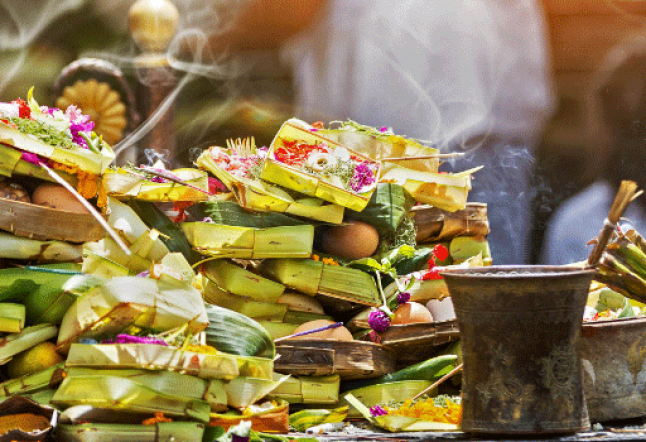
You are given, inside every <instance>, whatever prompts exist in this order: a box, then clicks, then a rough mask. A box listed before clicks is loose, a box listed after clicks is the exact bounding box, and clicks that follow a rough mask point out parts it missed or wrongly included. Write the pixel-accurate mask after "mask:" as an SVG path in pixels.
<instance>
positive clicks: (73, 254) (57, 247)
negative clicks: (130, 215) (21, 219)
mask: <svg viewBox="0 0 646 442" xmlns="http://www.w3.org/2000/svg"><path fill="white" fill-rule="evenodd" d="M0 124H2V123H0ZM81 256H82V245H80V244H78V245H77V244H70V243H67V242H64V241H38V240H35V239H29V238H22V237H19V236H15V235H12V234H10V233H5V232H0V258H7V259H28V260H30V261H38V262H71V261H78V260H80V259H81Z"/></svg>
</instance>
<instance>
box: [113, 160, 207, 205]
mask: <svg viewBox="0 0 646 442" xmlns="http://www.w3.org/2000/svg"><path fill="white" fill-rule="evenodd" d="M170 172H171V173H172V174H173V175H175V176H176V177H177V178H179V179H180V180H182V181H184V182H186V183H187V184H190V185H191V186H194V187H197V188H199V189H202V190H203V191H204V192H200V191H199V190H197V189H193V188H191V187H189V186H183V185H181V184H179V183H175V182H170V181H169V182H162V183H160V182H153V181H150V180H149V179H147V178H146V177H145V176H144V175H143V174H141V173H140V172H137V171H130V170H128V169H124V168H117V169H107V170H106V171H105V173H104V174H103V177H102V180H101V181H102V185H103V188H104V189H105V190H106V193H107V195H108V196H111V197H113V198H118V199H126V198H136V199H139V200H143V201H152V202H174V201H206V200H207V199H208V198H209V195H208V194H207V193H205V192H208V191H209V179H208V174H207V173H206V172H203V171H201V170H198V169H175V170H172V171H170Z"/></svg>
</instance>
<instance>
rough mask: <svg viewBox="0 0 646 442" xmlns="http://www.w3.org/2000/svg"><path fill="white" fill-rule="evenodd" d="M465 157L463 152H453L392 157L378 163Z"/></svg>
mask: <svg viewBox="0 0 646 442" xmlns="http://www.w3.org/2000/svg"><path fill="white" fill-rule="evenodd" d="M464 155H466V153H464V152H453V153H436V154H433V155H418V156H410V157H392V158H382V159H381V160H380V161H406V160H428V159H432V158H457V157H462V156H464Z"/></svg>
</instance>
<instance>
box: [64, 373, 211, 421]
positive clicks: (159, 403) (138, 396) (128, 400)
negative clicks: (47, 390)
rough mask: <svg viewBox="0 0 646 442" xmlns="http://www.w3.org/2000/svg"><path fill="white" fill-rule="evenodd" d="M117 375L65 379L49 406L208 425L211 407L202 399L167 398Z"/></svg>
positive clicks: (164, 393)
mask: <svg viewBox="0 0 646 442" xmlns="http://www.w3.org/2000/svg"><path fill="white" fill-rule="evenodd" d="M135 379H136V378H124V377H120V376H119V375H118V373H115V374H113V375H104V376H80V375H77V376H74V377H67V378H65V380H63V382H62V383H61V385H60V386H59V387H58V390H56V394H54V397H53V398H52V403H53V404H55V405H59V406H63V407H71V406H74V405H91V406H94V407H98V408H106V409H111V410H120V411H130V412H133V413H158V412H159V413H164V414H165V415H167V416H169V417H173V418H180V419H188V420H197V421H200V422H208V421H209V414H210V412H211V406H210V405H209V404H208V403H207V402H206V401H204V400H202V399H195V398H191V397H187V396H184V395H181V394H178V393H177V392H176V393H175V394H172V395H171V394H168V393H167V392H165V391H164V392H160V391H158V390H155V389H152V388H150V386H149V385H147V384H143V383H139V382H136V380H135Z"/></svg>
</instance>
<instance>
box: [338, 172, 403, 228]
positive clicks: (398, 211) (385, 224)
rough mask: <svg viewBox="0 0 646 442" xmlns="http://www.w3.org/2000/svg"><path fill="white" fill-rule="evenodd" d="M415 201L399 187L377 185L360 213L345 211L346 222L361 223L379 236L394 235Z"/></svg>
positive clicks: (387, 184) (384, 184)
mask: <svg viewBox="0 0 646 442" xmlns="http://www.w3.org/2000/svg"><path fill="white" fill-rule="evenodd" d="M414 204H415V199H414V198H413V197H412V196H411V195H410V194H409V193H408V192H407V191H406V190H405V189H404V188H403V187H401V186H398V185H396V184H390V183H379V184H377V188H376V189H375V192H374V193H373V194H372V197H371V198H370V202H368V205H367V206H366V207H365V208H364V209H363V210H362V211H360V212H357V211H354V210H348V211H346V215H345V220H346V221H362V222H364V223H367V224H370V225H371V226H373V227H374V228H375V229H377V231H378V232H379V234H380V235H395V232H396V231H397V227H399V225H400V224H401V222H402V221H403V219H404V217H405V216H406V215H407V214H408V211H409V210H410V209H411V208H412V207H413V205H414Z"/></svg>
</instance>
